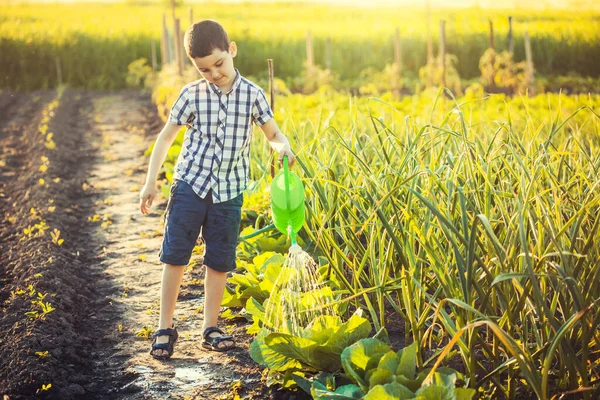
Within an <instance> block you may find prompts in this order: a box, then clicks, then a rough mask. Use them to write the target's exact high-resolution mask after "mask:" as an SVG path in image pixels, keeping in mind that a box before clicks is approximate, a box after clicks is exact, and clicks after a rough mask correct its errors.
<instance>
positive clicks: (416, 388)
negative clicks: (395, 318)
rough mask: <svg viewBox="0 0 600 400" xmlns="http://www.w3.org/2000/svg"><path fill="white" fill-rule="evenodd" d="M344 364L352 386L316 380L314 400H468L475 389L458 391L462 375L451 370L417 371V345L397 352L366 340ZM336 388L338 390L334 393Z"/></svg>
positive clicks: (344, 355)
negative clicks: (333, 384)
mask: <svg viewBox="0 0 600 400" xmlns="http://www.w3.org/2000/svg"><path fill="white" fill-rule="evenodd" d="M341 360H342V365H343V367H344V371H345V373H346V374H347V376H348V377H349V378H350V379H351V381H352V382H354V383H352V384H348V385H343V386H340V387H338V388H332V387H331V386H332V385H331V384H330V385H327V386H326V385H324V384H323V383H322V382H320V381H314V382H313V383H312V387H311V395H312V396H313V398H315V399H320V400H321V399H322V400H325V399H327V400H329V399H338V400H343V399H364V400H388V399H390V400H391V399H419V400H427V399H432V400H434V399H435V400H438V399H443V400H466V399H471V398H472V397H473V395H474V394H475V389H464V388H456V387H455V386H456V382H457V380H458V379H460V378H462V376H461V374H460V373H459V372H457V371H455V370H453V369H451V368H438V369H436V370H435V371H432V370H431V369H425V370H423V371H420V372H417V346H416V343H413V344H411V345H410V346H408V347H405V348H403V349H401V350H399V351H398V352H394V351H393V350H392V349H391V348H390V347H389V346H388V345H387V344H385V343H383V342H382V341H380V340H378V339H374V338H366V339H362V340H360V341H358V342H357V343H355V344H353V345H351V346H349V347H348V348H346V349H345V350H344V351H343V352H342V355H341ZM334 389H335V390H334Z"/></svg>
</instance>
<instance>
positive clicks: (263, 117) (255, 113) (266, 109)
mask: <svg viewBox="0 0 600 400" xmlns="http://www.w3.org/2000/svg"><path fill="white" fill-rule="evenodd" d="M272 118H273V111H272V110H271V106H270V105H269V102H268V101H267V96H265V92H264V91H263V90H260V91H259V92H258V96H256V100H255V101H254V104H252V121H253V122H254V123H255V124H256V125H258V126H261V125H264V124H266V123H267V122H268V121H269V120H270V119H272Z"/></svg>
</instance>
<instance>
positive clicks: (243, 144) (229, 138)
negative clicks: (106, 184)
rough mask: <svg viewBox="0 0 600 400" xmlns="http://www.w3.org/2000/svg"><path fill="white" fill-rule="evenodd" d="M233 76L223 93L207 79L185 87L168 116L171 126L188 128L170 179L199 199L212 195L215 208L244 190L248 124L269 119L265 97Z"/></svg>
mask: <svg viewBox="0 0 600 400" xmlns="http://www.w3.org/2000/svg"><path fill="white" fill-rule="evenodd" d="M235 72H236V77H235V81H234V83H233V86H232V87H231V90H230V91H229V92H227V93H223V92H222V91H221V90H220V89H219V88H218V87H217V86H216V85H214V84H212V83H210V82H208V81H207V80H206V79H200V80H197V81H195V82H191V83H189V84H187V85H185V86H184V87H183V89H182V90H181V93H180V94H179V97H178V98H177V100H176V101H175V103H174V104H173V107H172V108H171V115H170V116H169V122H170V123H172V124H175V125H186V126H187V130H186V132H185V138H184V141H183V145H182V146H181V153H179V158H178V160H177V165H176V167H175V174H174V179H180V180H183V181H185V182H187V183H188V184H189V185H190V186H191V187H192V188H193V189H194V192H196V193H197V194H198V195H199V196H200V197H201V198H205V197H206V195H207V194H208V192H209V190H210V189H212V197H213V202H215V203H221V202H224V201H227V200H230V199H233V198H235V197H236V196H238V195H239V194H240V193H242V192H243V191H244V189H246V187H247V186H248V175H249V172H250V142H251V140H252V123H253V122H254V123H255V124H256V125H258V126H260V125H264V124H265V123H266V122H267V121H269V120H270V119H271V118H273V111H271V107H270V106H269V102H268V101H267V98H266V96H265V93H264V91H263V90H262V89H261V88H260V87H259V86H257V85H256V84H254V83H253V82H250V81H249V80H247V79H246V78H244V77H242V76H241V75H240V73H239V71H238V70H237V69H236V70H235Z"/></svg>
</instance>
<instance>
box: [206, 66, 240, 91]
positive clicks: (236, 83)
mask: <svg viewBox="0 0 600 400" xmlns="http://www.w3.org/2000/svg"><path fill="white" fill-rule="evenodd" d="M241 81H242V76H241V75H240V71H238V69H237V68H235V79H234V80H233V85H231V89H229V91H228V92H227V93H225V94H229V93H231V92H233V91H234V90H235V89H236V88H237V87H238V86H239V84H240V82H241ZM208 85H209V86H210V89H211V90H212V91H213V92H215V93H216V94H220V93H221V89H219V88H218V87H217V85H215V84H214V83H212V82H209V84H208Z"/></svg>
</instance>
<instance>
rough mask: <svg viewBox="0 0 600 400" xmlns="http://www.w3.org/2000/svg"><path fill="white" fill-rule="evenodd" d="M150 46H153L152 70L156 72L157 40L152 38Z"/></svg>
mask: <svg viewBox="0 0 600 400" xmlns="http://www.w3.org/2000/svg"><path fill="white" fill-rule="evenodd" d="M150 47H151V48H152V72H156V69H157V67H156V40H154V38H153V39H151V40H150Z"/></svg>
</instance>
